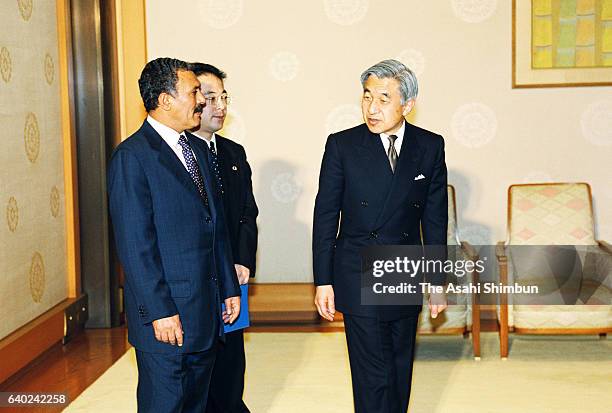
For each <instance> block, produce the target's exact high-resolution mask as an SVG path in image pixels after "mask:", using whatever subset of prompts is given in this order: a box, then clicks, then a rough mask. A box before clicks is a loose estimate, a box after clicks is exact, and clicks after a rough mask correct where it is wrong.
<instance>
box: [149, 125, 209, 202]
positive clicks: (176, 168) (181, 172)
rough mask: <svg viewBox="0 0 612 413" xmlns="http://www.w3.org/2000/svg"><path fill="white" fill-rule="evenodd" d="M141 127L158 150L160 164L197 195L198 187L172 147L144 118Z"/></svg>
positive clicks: (150, 142)
mask: <svg viewBox="0 0 612 413" xmlns="http://www.w3.org/2000/svg"><path fill="white" fill-rule="evenodd" d="M142 129H143V132H144V134H145V136H146V138H147V140H148V141H149V144H150V145H151V147H152V148H153V149H155V150H157V151H158V152H159V158H158V159H159V162H160V163H161V164H162V166H164V167H165V168H166V169H167V170H168V171H169V172H170V173H172V175H174V176H175V177H176V179H177V180H178V181H179V182H180V183H181V184H182V185H183V186H185V187H186V188H187V189H189V190H191V191H192V192H193V193H194V194H195V195H197V196H198V197H199V196H200V194H199V192H198V188H197V187H196V185H195V183H194V182H193V179H191V175H189V172H187V169H185V166H184V165H183V163H182V162H181V161H180V159H179V158H178V157H177V156H176V154H175V153H174V151H173V150H172V148H170V146H168V144H167V143H166V142H165V141H164V140H163V139H162V137H161V136H159V134H158V133H157V132H156V131H155V129H153V127H152V126H151V125H150V124H149V122H147V121H146V120H145V121H144V124H143V125H142Z"/></svg>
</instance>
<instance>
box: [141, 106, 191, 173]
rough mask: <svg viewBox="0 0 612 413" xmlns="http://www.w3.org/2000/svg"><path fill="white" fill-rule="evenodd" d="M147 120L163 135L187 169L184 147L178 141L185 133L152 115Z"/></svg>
mask: <svg viewBox="0 0 612 413" xmlns="http://www.w3.org/2000/svg"><path fill="white" fill-rule="evenodd" d="M147 122H149V124H150V125H151V126H152V127H153V129H155V132H157V133H159V136H161V137H162V139H163V140H164V141H165V142H166V143H167V144H168V146H169V147H170V149H172V151H173V152H174V153H175V154H176V156H177V157H178V158H179V160H180V161H181V163H182V164H183V166H184V167H185V169H187V162H186V161H185V157H184V156H183V147H182V146H181V145H180V144H179V143H178V141H179V138H180V137H181V135H184V133H178V132H177V131H175V130H174V129H172V128H170V127H168V126H166V125H164V124H163V123H161V122H158V121H156V120H155V119H153V118H152V117H151V116H147ZM192 152H193V151H192ZM193 157H194V158H195V154H193ZM187 170H188V169H187Z"/></svg>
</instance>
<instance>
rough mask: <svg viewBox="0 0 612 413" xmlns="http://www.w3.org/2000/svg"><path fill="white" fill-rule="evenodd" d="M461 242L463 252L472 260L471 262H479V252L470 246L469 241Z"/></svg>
mask: <svg viewBox="0 0 612 413" xmlns="http://www.w3.org/2000/svg"><path fill="white" fill-rule="evenodd" d="M460 242H461V249H462V250H463V252H464V253H465V255H466V256H467V257H468V258H469V259H470V260H471V261H477V260H478V252H476V248H474V247H473V246H472V244H470V243H469V242H467V241H460Z"/></svg>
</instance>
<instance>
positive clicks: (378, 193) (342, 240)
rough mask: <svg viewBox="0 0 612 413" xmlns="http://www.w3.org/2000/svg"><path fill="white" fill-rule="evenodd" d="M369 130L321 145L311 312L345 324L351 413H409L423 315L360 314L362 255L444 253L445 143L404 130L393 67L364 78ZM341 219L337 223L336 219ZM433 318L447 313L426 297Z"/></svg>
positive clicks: (365, 309) (402, 87)
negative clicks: (390, 248) (391, 248)
mask: <svg viewBox="0 0 612 413" xmlns="http://www.w3.org/2000/svg"><path fill="white" fill-rule="evenodd" d="M361 84H362V86H363V95H362V104H361V107H362V112H363V118H364V121H365V124H361V125H359V126H356V127H354V128H351V129H347V130H344V131H341V132H338V133H335V134H332V135H330V136H329V138H328V139H327V144H326V146H325V153H324V155H323V162H322V164H321V172H320V177H319V191H318V194H317V198H316V202H315V210H314V223H313V265H314V280H315V284H316V286H317V287H316V298H315V304H316V306H317V309H318V311H319V313H320V315H321V316H322V317H324V318H325V319H327V320H333V319H334V314H335V311H336V309H338V310H339V311H341V312H342V313H343V314H344V324H345V331H346V339H347V344H348V351H349V360H350V366H351V376H352V382H353V400H354V405H355V411H356V412H360V413H361V412H363V413H374V412H385V413H398V412H405V411H406V410H407V408H408V400H409V396H410V385H411V379H412V364H413V358H414V345H415V338H416V331H417V321H418V315H419V312H420V310H421V307H420V306H416V305H415V306H409V305H406V306H382V305H381V306H366V305H362V304H361V301H360V297H361V291H360V288H361V260H360V250H361V249H362V248H364V247H368V246H374V245H421V244H422V243H423V244H425V245H445V244H446V229H447V213H448V212H447V208H448V206H447V192H446V191H447V190H446V179H447V178H446V176H447V173H446V164H445V160H444V140H443V139H442V137H441V136H439V135H436V134H435V133H432V132H429V131H427V130H424V129H421V128H419V127H416V126H414V125H411V124H410V123H408V122H406V121H405V116H406V115H408V113H409V112H410V111H411V110H412V108H413V107H414V103H415V98H416V95H417V91H418V88H417V80H416V77H415V76H414V74H413V73H412V72H411V71H410V70H409V69H408V68H407V67H406V66H404V65H403V64H402V63H400V62H398V61H396V60H385V61H382V62H380V63H378V64H376V65H374V66H372V67H370V68H369V69H367V70H366V71H365V72H363V74H362V75H361ZM340 217H341V219H340ZM429 306H430V308H431V313H432V316H433V317H436V316H437V314H438V313H440V312H441V311H443V310H444V309H445V308H446V298H445V297H444V295H443V294H432V295H430V302H429Z"/></svg>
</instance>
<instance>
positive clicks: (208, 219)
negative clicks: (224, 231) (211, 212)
mask: <svg viewBox="0 0 612 413" xmlns="http://www.w3.org/2000/svg"><path fill="white" fill-rule="evenodd" d="M204 221H206V223H207V224H210V221H212V218H211V217H206V218H205V219H204Z"/></svg>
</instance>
